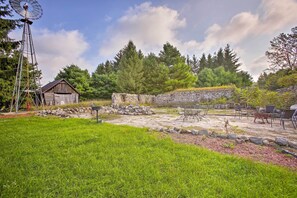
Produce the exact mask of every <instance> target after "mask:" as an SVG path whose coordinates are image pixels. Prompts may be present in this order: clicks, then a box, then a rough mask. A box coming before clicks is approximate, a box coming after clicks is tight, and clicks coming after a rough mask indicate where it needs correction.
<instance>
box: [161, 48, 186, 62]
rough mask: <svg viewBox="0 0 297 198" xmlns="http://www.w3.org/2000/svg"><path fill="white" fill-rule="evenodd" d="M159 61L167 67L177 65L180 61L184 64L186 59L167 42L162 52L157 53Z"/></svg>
mask: <svg viewBox="0 0 297 198" xmlns="http://www.w3.org/2000/svg"><path fill="white" fill-rule="evenodd" d="M159 60H160V62H162V63H164V64H165V65H166V66H168V67H169V66H172V65H174V64H176V63H178V62H179V61H180V60H182V61H183V62H185V60H186V59H185V57H183V56H182V55H181V54H180V52H179V51H178V49H177V48H176V47H174V46H173V45H171V44H170V43H168V42H167V43H166V44H164V45H163V50H162V51H160V53H159Z"/></svg>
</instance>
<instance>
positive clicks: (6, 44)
mask: <svg viewBox="0 0 297 198" xmlns="http://www.w3.org/2000/svg"><path fill="white" fill-rule="evenodd" d="M11 13H12V10H11V9H10V7H9V5H8V4H5V1H4V0H0V55H6V56H8V55H10V54H11V53H12V51H13V50H15V49H17V47H18V45H19V42H18V41H13V40H12V39H11V38H9V36H8V34H9V33H10V32H11V31H12V30H15V29H16V28H18V27H20V21H19V20H12V19H8V18H9V17H12V14H11Z"/></svg>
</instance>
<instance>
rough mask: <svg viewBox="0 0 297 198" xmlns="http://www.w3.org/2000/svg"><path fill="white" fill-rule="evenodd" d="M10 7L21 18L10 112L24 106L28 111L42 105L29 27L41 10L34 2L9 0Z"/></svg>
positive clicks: (38, 74)
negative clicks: (18, 49)
mask: <svg viewBox="0 0 297 198" xmlns="http://www.w3.org/2000/svg"><path fill="white" fill-rule="evenodd" d="M9 3H10V5H11V7H12V8H13V9H14V10H15V12H17V13H18V14H19V15H21V16H22V17H23V18H22V19H21V22H23V35H22V41H21V46H20V52H19V60H18V67H17V71H16V78H15V84H14V89H13V94H12V100H11V105H10V112H12V111H15V112H18V111H19V109H20V107H21V106H22V105H23V104H25V105H26V109H27V110H30V108H31V105H35V106H38V105H42V106H43V101H44V100H43V96H42V90H41V84H40V75H41V74H40V71H39V70H38V67H37V60H36V54H35V49H34V45H33V39H32V33H31V29H30V25H32V23H33V22H32V21H31V20H37V19H39V18H40V17H41V16H42V8H41V6H40V4H39V3H38V2H37V1H36V0H9Z"/></svg>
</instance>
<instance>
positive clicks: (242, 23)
mask: <svg viewBox="0 0 297 198" xmlns="http://www.w3.org/2000/svg"><path fill="white" fill-rule="evenodd" d="M260 8H261V12H260V13H259V14H252V13H250V12H242V13H239V14H237V15H235V16H234V17H232V19H231V20H230V21H229V23H228V24H226V25H224V27H221V26H220V25H218V24H214V25H212V26H211V27H210V28H208V30H207V31H206V38H205V40H204V41H203V43H202V48H203V49H209V48H212V47H214V46H217V45H218V44H221V43H231V44H238V43H240V42H242V41H243V40H244V39H246V38H251V37H254V36H259V35H267V34H272V33H274V32H276V31H278V30H280V29H281V28H284V27H286V26H288V25H296V21H297V2H296V1H295V0H282V1H279V0H263V1H262V4H261V6H260Z"/></svg>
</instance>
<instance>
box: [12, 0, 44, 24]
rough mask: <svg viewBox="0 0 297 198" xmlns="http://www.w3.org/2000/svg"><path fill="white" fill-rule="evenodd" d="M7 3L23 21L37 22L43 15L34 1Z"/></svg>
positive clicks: (16, 0) (15, 0) (22, 0)
mask: <svg viewBox="0 0 297 198" xmlns="http://www.w3.org/2000/svg"><path fill="white" fill-rule="evenodd" d="M9 3H10V5H11V7H12V9H14V11H15V12H16V13H18V14H19V15H21V16H22V17H24V18H25V19H31V20H37V19H39V18H40V17H41V16H42V14H43V10H42V8H41V5H40V4H39V3H38V2H37V1H36V0H9ZM25 5H26V6H25Z"/></svg>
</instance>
